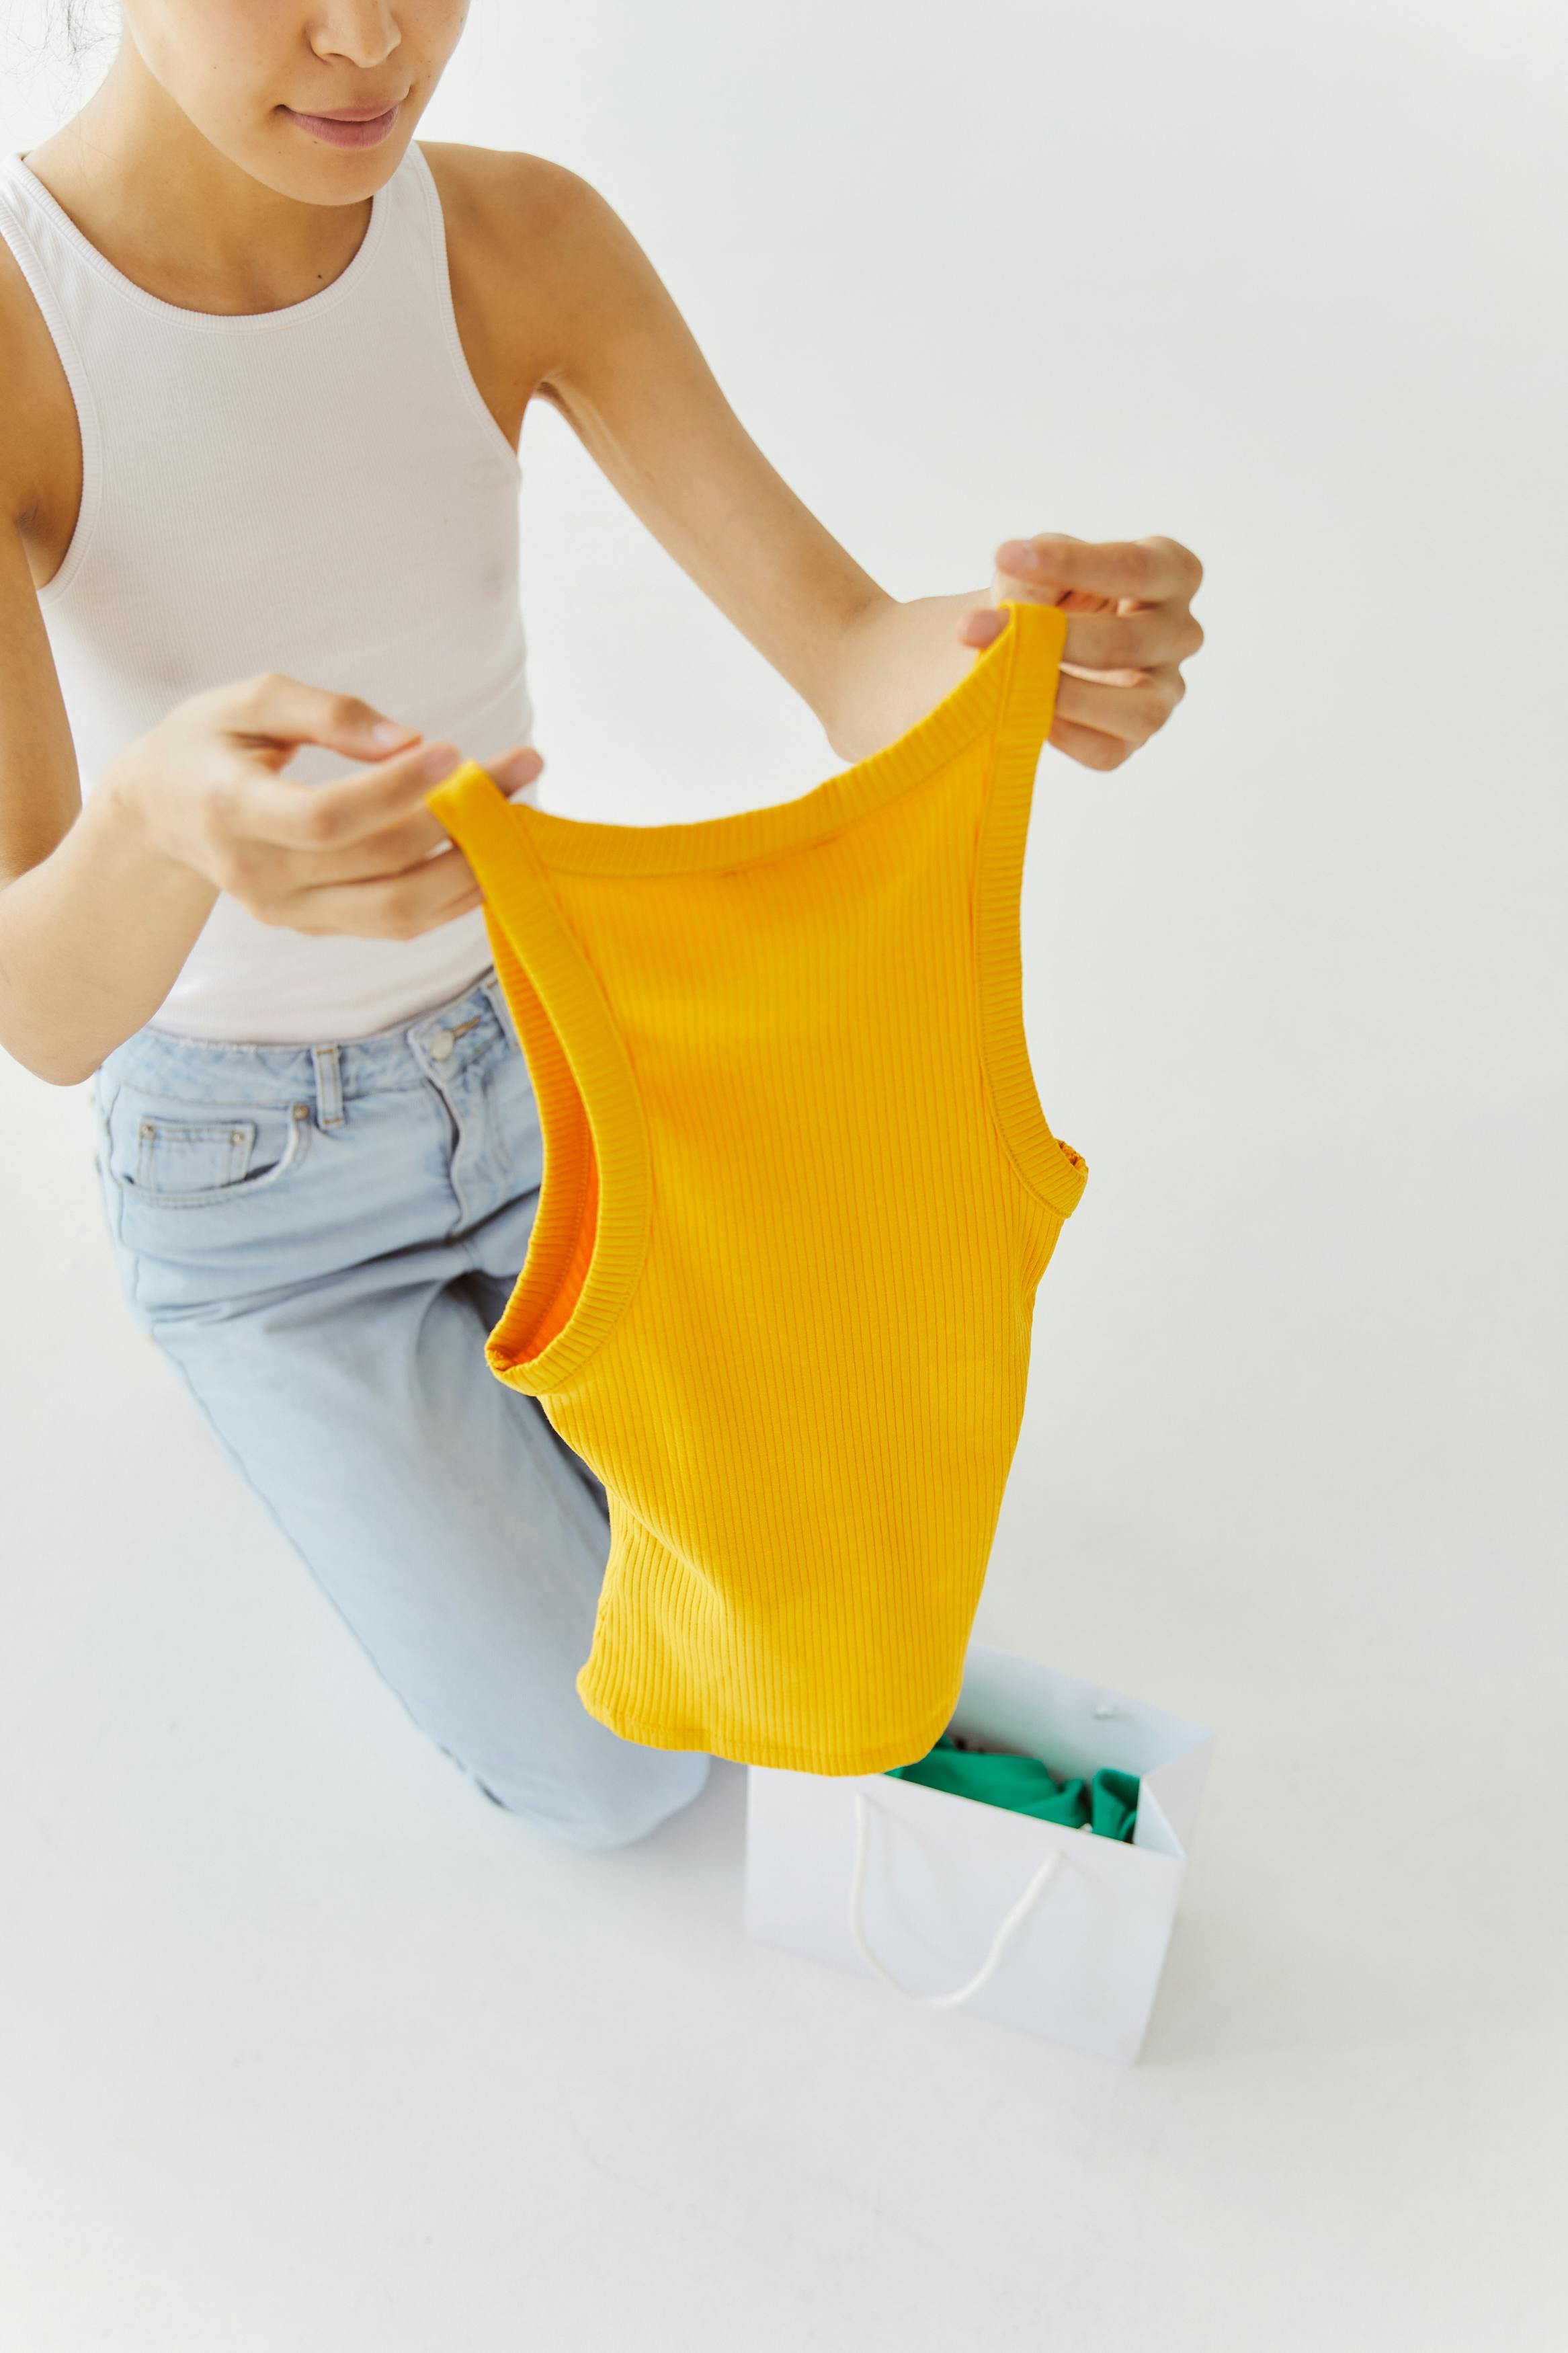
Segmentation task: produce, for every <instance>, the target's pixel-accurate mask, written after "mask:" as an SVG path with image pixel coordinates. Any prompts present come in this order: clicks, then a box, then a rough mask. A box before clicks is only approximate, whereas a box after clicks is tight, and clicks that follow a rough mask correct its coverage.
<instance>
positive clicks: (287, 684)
mask: <svg viewBox="0 0 1568 2353" xmlns="http://www.w3.org/2000/svg"><path fill="white" fill-rule="evenodd" d="M217 696H218V700H219V702H220V704H221V706H222V713H223V719H224V723H225V725H226V728H227V730H228V732H229V733H231V734H232V735H233V736H234V737H235V739H236V741H237V742H238V743H241V744H247V745H249V746H251V747H252V748H254V749H256V750H258V751H271V752H273V753H276V754H281V755H282V758H283V759H285V760H286V759H288V758H289V757H290V756H291V754H293V753H294V752H295V751H296V750H297V749H298V748H299V746H300V744H326V745H327V746H328V748H329V749H330V750H331V751H334V752H346V753H347V754H349V755H350V757H351V758H353V759H356V760H384V758H385V757H386V755H387V754H388V753H389V752H399V751H405V750H406V749H407V748H408V746H409V745H410V744H416V743H417V742H418V740H419V736H420V733H421V731H420V730H419V729H418V728H417V727H409V726H406V725H405V723H403V722H402V721H401V720H396V719H389V718H388V717H387V716H386V713H385V712H383V711H378V710H377V709H376V707H375V705H374V703H371V702H365V701H364V700H363V698H362V697H361V696H359V695H357V694H339V693H336V692H334V691H332V690H331V688H328V687H322V686H311V685H309V684H308V683H307V682H306V681H305V680H303V679H299V678H290V677H289V675H288V673H287V672H286V671H283V670H263V671H261V672H259V673H258V675H257V676H256V677H255V678H248V679H245V680H242V681H240V683H239V684H238V685H237V686H229V687H222V688H219V689H218V690H217Z"/></svg>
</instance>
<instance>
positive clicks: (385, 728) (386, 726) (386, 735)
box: [370, 719, 419, 744]
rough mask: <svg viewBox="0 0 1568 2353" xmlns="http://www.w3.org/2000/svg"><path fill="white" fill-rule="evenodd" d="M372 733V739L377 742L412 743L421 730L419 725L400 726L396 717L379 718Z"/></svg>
mask: <svg viewBox="0 0 1568 2353" xmlns="http://www.w3.org/2000/svg"><path fill="white" fill-rule="evenodd" d="M370 733H371V741H372V742H373V743H375V744H411V743H412V742H413V741H414V739H415V737H416V735H417V734H418V733H419V730H418V728H417V727H400V726H399V725H398V724H397V722H396V721H395V719H378V720H377V721H376V723H375V725H374V727H373V728H372V729H371V731H370Z"/></svg>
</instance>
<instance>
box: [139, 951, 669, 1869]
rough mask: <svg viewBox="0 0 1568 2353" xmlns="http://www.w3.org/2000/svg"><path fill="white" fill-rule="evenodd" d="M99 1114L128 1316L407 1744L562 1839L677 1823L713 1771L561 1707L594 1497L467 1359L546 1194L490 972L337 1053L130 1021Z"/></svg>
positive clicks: (593, 1591) (479, 1358)
mask: <svg viewBox="0 0 1568 2353" xmlns="http://www.w3.org/2000/svg"><path fill="white" fill-rule="evenodd" d="M93 1096H94V1103H95V1105H96V1110H97V1119H98V1131H99V1149H98V1153H97V1155H96V1158H97V1166H98V1170H99V1176H100V1184H101V1187H102V1193H103V1200H104V1208H105V1212H106V1215H107V1218H108V1220H109V1229H110V1237H111V1239H112V1241H113V1245H114V1251H115V1257H116V1260H117V1261H118V1265H119V1269H120V1276H121V1285H122V1287H123V1290H124V1293H125V1297H126V1300H127V1302H128V1303H129V1305H130V1308H131V1312H132V1315H133V1316H134V1317H135V1318H136V1321H137V1322H138V1323H139V1324H142V1327H143V1328H144V1329H145V1330H146V1331H148V1332H149V1333H151V1335H152V1336H153V1339H154V1340H155V1341H156V1343H157V1345H159V1347H160V1348H161V1349H162V1350H163V1353H164V1354H165V1356H168V1357H169V1358H170V1360H171V1361H172V1362H173V1363H174V1366H176V1367H177V1369H178V1370H179V1372H180V1374H181V1375H182V1376H183V1377H184V1382H185V1385H186V1387H187V1388H188V1389H189V1390H190V1392H191V1394H192V1396H193V1397H194V1398H195V1401H196V1403H197V1405H198V1406H199V1407H200V1409H201V1410H202V1412H203V1414H204V1415H205V1418H206V1420H207V1422H208V1424H209V1425H210V1427H211V1429H212V1430H213V1431H214V1432H215V1433H216V1437H217V1439H218V1440H219V1443H220V1444H221V1446H222V1447H223V1449H224V1451H226V1454H227V1455H228V1457H229V1459H230V1461H232V1462H233V1463H234V1464H235V1465H236V1467H237V1469H238V1471H239V1472H241V1473H242V1474H243V1476H244V1477H245V1478H246V1479H247V1481H248V1482H249V1483H250V1485H251V1486H252V1487H253V1488H254V1489H255V1490H256V1492H257V1493H258V1494H259V1495H260V1496H261V1498H262V1500H263V1501H264V1503H265V1504H267V1506H268V1510H269V1511H270V1513H271V1514H272V1516H273V1518H274V1520H275V1521H276V1522H277V1524H278V1525H279V1527H280V1528H281V1529H282V1531H283V1533H284V1535H286V1536H287V1537H288V1538H289V1541H290V1543H291V1544H292V1545H293V1546H294V1548H295V1550H296V1551H297V1552H298V1553H299V1554H300V1557H301V1558H302V1559H303V1560H304V1562H305V1564H306V1567H308V1568H309V1569H310V1572H311V1574H312V1576H313V1577H315V1579H316V1581H317V1583H318V1584H319V1585H320V1586H321V1588H322V1589H323V1590H324V1592H325V1593H326V1594H327V1596H328V1597H329V1599H331V1602H332V1603H333V1604H334V1606H335V1607H336V1609H338V1611H339V1613H340V1614H341V1616H342V1618H343V1620H345V1621H346V1623H347V1625H348V1626H349V1628H350V1630H351V1631H352V1632H353V1635H354V1637H355V1639H356V1640H357V1641H358V1642H359V1644H360V1645H361V1647H362V1649H363V1651H365V1652H366V1653H367V1655H368V1656H369V1658H370V1659H371V1661H372V1662H373V1663H374V1666H375V1667H376V1669H377V1670H378V1672H380V1673H381V1675H382V1676H383V1677H384V1680H385V1681H386V1682H387V1683H389V1684H390V1685H391V1687H392V1689H393V1690H394V1691H395V1693H396V1694H398V1696H399V1698H400V1699H401V1700H402V1702H403V1704H404V1705H405V1708H406V1710H407V1712H408V1714H409V1715H410V1716H411V1717H412V1718H413V1720H414V1722H415V1723H416V1725H419V1726H420V1727H421V1729H422V1730H423V1731H425V1732H426V1733H427V1734H428V1735H429V1736H430V1737H431V1738H432V1739H433V1740H434V1741H436V1742H437V1745H438V1746H440V1747H441V1748H443V1749H444V1750H445V1751H446V1753H447V1756H448V1757H451V1758H453V1760H454V1761H455V1762H456V1763H457V1764H458V1766H460V1767H461V1768H462V1770H463V1771H464V1772H465V1773H466V1774H468V1777H469V1778H470V1779H472V1780H473V1781H474V1782H476V1783H477V1784H478V1786H479V1788H481V1789H482V1790H483V1791H484V1793H485V1795H486V1796H487V1797H489V1798H493V1799H495V1800H496V1802H497V1803H498V1804H499V1805H501V1806H504V1807H506V1808H508V1809H509V1810H510V1811H512V1812H514V1813H517V1814H521V1815H524V1816H526V1817H527V1818H528V1819H529V1820H531V1821H533V1822H535V1823H537V1824H539V1825H540V1826H541V1827H542V1828H544V1829H546V1830H548V1831H554V1832H556V1833H557V1834H558V1835H560V1836H561V1837H563V1838H566V1839H569V1840H571V1841H574V1843H576V1844H578V1845H582V1846H600V1847H604V1846H618V1845H622V1844H625V1843H626V1841H629V1840H632V1839H636V1838H639V1837H641V1836H642V1835H643V1834H644V1833H645V1832H647V1831H649V1830H651V1829H652V1828H653V1827H654V1825H655V1824H656V1823H657V1822H658V1821H660V1820H663V1818H664V1817H665V1816H666V1815H667V1814H669V1813H672V1812H673V1811H674V1810H676V1809H677V1808H678V1807H680V1806H683V1805H686V1804H687V1803H688V1802H689V1800H690V1799H692V1798H694V1797H695V1796H696V1795H697V1793H698V1791H699V1790H700V1788H701V1787H702V1785H703V1782H704V1781H705V1780H706V1778H707V1776H708V1770H709V1763H710V1759H709V1757H707V1755H706V1754H705V1753H704V1752H702V1751H700V1750H695V1749H657V1748H647V1747H643V1746H639V1745H637V1743H635V1742H631V1741H626V1740H622V1739H620V1738H618V1737H617V1736H616V1734H615V1733H613V1732H610V1731H608V1730H606V1728H605V1726H604V1725H601V1724H599V1723H597V1722H596V1721H595V1718H594V1717H592V1716H591V1715H589V1714H588V1712H587V1710H586V1709H585V1708H584V1705H583V1704H582V1702H581V1700H580V1699H579V1698H578V1696H577V1693H576V1689H575V1686H574V1677H575V1675H576V1672H577V1669H578V1668H579V1667H580V1666H581V1665H582V1663H583V1661H584V1659H585V1658H586V1657H587V1655H588V1651H589V1647H590V1644H591V1641H592V1639H593V1630H594V1614H595V1605H596V1602H597V1599H598V1593H599V1587H600V1584H601V1582H602V1580H603V1577H604V1570H605V1560H606V1557H607V1556H608V1552H609V1515H608V1509H607V1506H606V1504H605V1491H604V1489H603V1487H602V1486H601V1484H600V1482H599V1481H598V1480H597V1479H596V1478H595V1475H594V1473H593V1472H592V1471H591V1470H590V1469H589V1468H588V1465H587V1464H586V1463H585V1462H584V1461H582V1459H581V1457H580V1456H578V1455H577V1454H576V1453H575V1452H574V1451H573V1449H572V1448H570V1447H569V1446H568V1445H567V1444H566V1442H565V1440H564V1439H563V1438H562V1437H560V1436H559V1434H558V1433H557V1432H556V1430H554V1429H553V1428H552V1425H551V1423H550V1422H549V1421H548V1420H547V1419H546V1418H545V1415H544V1413H543V1410H542V1408H541V1407H540V1405H539V1403H538V1401H537V1399H536V1398H531V1397H526V1396H524V1395H522V1394H521V1392H519V1391H517V1390H515V1389H510V1388H507V1387H506V1386H505V1385H504V1384H503V1383H502V1382H500V1381H498V1380H497V1378H496V1377H495V1375H494V1374H493V1373H492V1372H491V1371H490V1369H489V1365H488V1364H487V1363H486V1361H485V1355H484V1342H485V1338H486V1335H488V1334H489V1331H490V1330H491V1329H492V1327H493V1326H494V1325H495V1324H496V1323H497V1322H499V1320H500V1314H501V1310H502V1309H503V1307H504V1306H505V1304H506V1302H507V1300H508V1298H509V1296H510V1292H511V1289H512V1285H513V1283H514V1282H515V1281H516V1278H517V1274H518V1271H519V1270H520V1268H521V1265H522V1262H523V1260H524V1259H525V1257H526V1256H527V1253H528V1242H529V1235H530V1233H531V1229H532V1226H533V1219H534V1212H535V1209H536V1208H537V1206H538V1200H539V1189H540V1185H541V1181H542V1175H543V1146H542V1138H541V1134H540V1126H539V1111H538V1105H537V1103H535V1100H534V1094H533V1087H532V1083H531V1080H530V1077H529V1072H528V1064H527V1060H526V1059H525V1057H524V1055H523V1053H522V1050H521V1047H520V1045H519V1043H518V1039H517V1033H516V1030H515V1029H514V1028H513V1026H512V1020H511V1015H510V1009H509V1008H508V1007H507V1003H506V999H505V997H504V996H503V995H502V993H501V989H500V982H499V981H498V979H497V977H496V975H495V971H494V967H493V966H492V967H491V968H490V970H489V972H487V973H485V974H483V975H482V976H480V978H479V980H478V981H476V982H475V984H474V985H473V987H471V988H468V989H467V990H466V991H465V992H464V993H463V994H462V995H461V996H459V997H453V998H452V999H451V1000H450V1001H449V1002H448V1003H447V1004H445V1005H440V1006H437V1007H436V1008H434V1009H433V1010H432V1011H430V1012H427V1013H425V1014H422V1015H421V1016H420V1017H419V1018H418V1019H417V1020H414V1021H409V1022H406V1023H400V1024H399V1025H398V1026H397V1027H396V1028H395V1029H383V1030H378V1031H377V1032H375V1033H374V1035H373V1036H371V1037H367V1038H354V1039H347V1040H344V1041H342V1042H332V1041H329V1042H325V1043H323V1044H321V1045H317V1046H253V1045H239V1044H209V1043H207V1042H206V1041H205V1040H203V1039H186V1038H175V1037H169V1036H164V1035H163V1034H161V1033H160V1032H159V1031H157V1030H155V1029H139V1030H138V1031H137V1032H136V1033H135V1035H134V1036H133V1037H131V1038H128V1039H126V1040H125V1042H124V1044H123V1045H121V1046H117V1047H116V1048H115V1049H114V1050H113V1051H112V1052H111V1053H110V1054H108V1055H106V1056H105V1058H104V1060H103V1061H102V1063H101V1064H100V1067H99V1069H98V1071H97V1072H96V1073H95V1075H94V1080H93Z"/></svg>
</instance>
